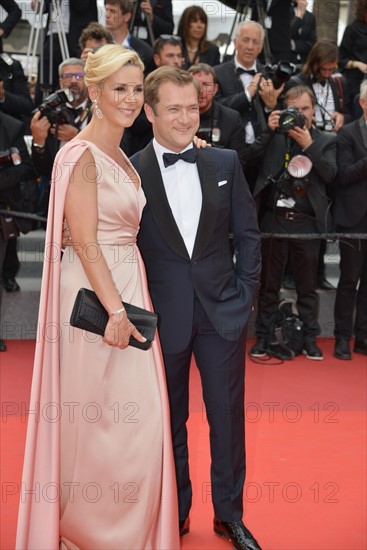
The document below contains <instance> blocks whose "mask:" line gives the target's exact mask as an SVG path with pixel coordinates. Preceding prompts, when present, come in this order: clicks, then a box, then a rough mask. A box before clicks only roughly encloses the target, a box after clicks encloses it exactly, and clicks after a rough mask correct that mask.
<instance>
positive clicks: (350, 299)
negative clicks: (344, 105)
mask: <svg viewBox="0 0 367 550" xmlns="http://www.w3.org/2000/svg"><path fill="white" fill-rule="evenodd" d="M359 102H360V106H361V108H362V110H363V115H362V117H361V118H359V119H358V120H355V121H354V122H351V123H350V124H347V125H346V126H343V128H341V129H340V130H339V132H338V167H339V178H338V183H337V186H336V193H335V205H334V220H335V223H336V230H337V231H338V232H340V233H364V235H365V237H366V236H367V126H366V124H367V80H364V81H363V82H362V84H361V91H360V100H359ZM339 246H340V278H339V284H338V289H337V291H336V299H335V311H334V321H335V329H334V334H335V349H334V355H335V357H336V358H337V359H351V358H352V356H351V352H350V340H351V338H352V336H353V335H354V336H355V342H354V352H355V353H361V354H363V355H367V239H366V238H364V239H357V238H356V239H353V238H346V237H343V238H341V239H340V240H339ZM357 287H358V290H357ZM354 312H355V320H354V321H353V319H354Z"/></svg>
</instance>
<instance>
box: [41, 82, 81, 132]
mask: <svg viewBox="0 0 367 550" xmlns="http://www.w3.org/2000/svg"><path fill="white" fill-rule="evenodd" d="M68 101H70V98H69V97H68V96H67V94H66V92H65V90H57V91H56V92H55V93H53V94H51V95H49V96H48V97H47V99H46V100H45V101H44V102H43V103H41V105H40V106H39V107H38V109H39V111H40V113H41V117H43V116H45V117H46V118H47V120H48V121H49V123H50V124H53V125H59V126H61V125H62V124H73V123H74V115H73V113H71V112H70V110H69V109H68V107H67V106H66V104H67V102H68Z"/></svg>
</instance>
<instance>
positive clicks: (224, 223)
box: [132, 67, 260, 550]
mask: <svg viewBox="0 0 367 550" xmlns="http://www.w3.org/2000/svg"><path fill="white" fill-rule="evenodd" d="M145 101H146V105H145V111H146V114H147V117H148V119H149V120H150V122H151V123H152V126H153V132H154V140H153V141H152V142H151V143H150V144H149V145H148V146H147V147H146V148H145V149H143V151H141V152H139V153H137V154H136V155H134V156H133V158H132V160H133V163H134V165H135V167H136V168H137V169H138V171H139V174H140V177H141V180H142V185H143V189H144V192H145V195H146V199H147V204H146V206H145V208H144V211H143V215H142V220H141V224H140V231H139V234H138V244H139V248H140V251H141V253H142V256H143V259H144V263H145V267H146V270H147V276H148V284H149V290H150V295H151V298H152V301H153V306H154V309H155V311H157V313H158V314H159V317H160V325H159V334H160V340H161V344H162V351H163V356H164V361H165V368H166V375H167V385H168V393H169V400H170V409H171V427H172V437H173V449H174V457H175V465H176V477H177V486H178V498H179V514H180V516H179V521H180V533H181V535H184V534H186V533H187V532H188V531H189V510H190V507H191V500H192V489H191V481H190V476H189V465H188V448H187V428H186V422H187V419H188V416H189V410H188V405H189V392H188V388H189V369H190V362H191V356H192V354H193V353H194V356H195V359H196V363H197V366H198V368H199V371H200V374H201V379H202V385H203V395H204V401H205V406H206V413H207V418H208V422H209V425H210V446H211V458H212V468H211V481H212V486H211V491H212V500H213V504H214V513H215V520H214V531H215V533H216V534H218V535H219V536H222V537H225V538H227V539H231V541H232V544H233V545H234V547H235V548H237V549H239V550H246V549H247V550H258V549H259V545H258V544H257V542H256V540H255V539H254V538H253V536H252V535H251V533H250V532H249V531H248V530H247V529H246V528H245V526H244V525H243V523H242V513H243V483H244V478H245V442H244V417H243V408H244V402H243V400H244V359H245V338H246V328H247V324H248V321H249V318H250V315H251V311H252V307H253V303H254V300H255V297H256V293H257V287H258V281H259V276H260V234H259V231H258V227H257V220H256V210H255V206H254V202H253V199H252V198H251V195H250V193H249V190H248V187H247V184H246V181H245V179H244V176H243V173H242V170H241V166H240V163H239V161H238V157H237V154H236V153H235V152H234V151H230V150H227V149H214V148H208V149H206V150H197V149H196V148H195V147H193V143H192V140H193V137H194V135H195V133H196V131H197V129H198V127H199V105H198V86H197V84H196V83H195V81H194V80H193V78H192V76H191V75H189V74H188V73H187V72H185V71H182V70H180V69H177V68H174V67H160V68H159V69H157V70H155V71H154V72H153V73H151V74H150V75H148V76H147V77H146V80H145ZM230 232H232V233H233V235H234V237H233V239H234V248H235V251H236V264H234V262H233V254H232V246H231V245H230V242H229V233H230Z"/></svg>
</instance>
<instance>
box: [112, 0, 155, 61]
mask: <svg viewBox="0 0 367 550" xmlns="http://www.w3.org/2000/svg"><path fill="white" fill-rule="evenodd" d="M105 9H106V29H107V30H108V31H110V33H111V34H112V37H113V40H114V42H115V43H116V44H121V46H125V48H131V49H132V50H135V51H136V52H137V53H138V54H139V56H140V57H141V59H142V61H143V63H144V65H145V69H147V67H150V66H151V65H152V63H153V49H152V48H151V47H150V46H149V44H147V43H146V42H144V40H141V39H140V38H137V37H136V36H132V35H131V34H130V31H129V25H130V21H131V17H132V15H133V13H134V2H133V1H132V0H105Z"/></svg>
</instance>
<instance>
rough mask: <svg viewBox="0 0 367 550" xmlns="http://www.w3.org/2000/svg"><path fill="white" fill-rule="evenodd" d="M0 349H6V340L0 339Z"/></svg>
mask: <svg viewBox="0 0 367 550" xmlns="http://www.w3.org/2000/svg"><path fill="white" fill-rule="evenodd" d="M0 351H6V344H5V342H4V340H0Z"/></svg>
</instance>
